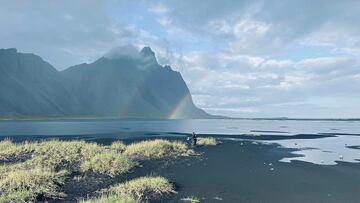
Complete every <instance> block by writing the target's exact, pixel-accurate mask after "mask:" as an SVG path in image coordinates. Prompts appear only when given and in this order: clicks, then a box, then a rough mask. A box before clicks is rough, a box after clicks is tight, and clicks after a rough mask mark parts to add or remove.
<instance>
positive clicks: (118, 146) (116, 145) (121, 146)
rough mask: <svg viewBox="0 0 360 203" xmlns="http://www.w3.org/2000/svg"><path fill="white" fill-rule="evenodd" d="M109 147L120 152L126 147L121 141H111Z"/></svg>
mask: <svg viewBox="0 0 360 203" xmlns="http://www.w3.org/2000/svg"><path fill="white" fill-rule="evenodd" d="M110 149H112V150H115V151H116V152H118V153H122V152H124V151H125V149H126V145H125V144H124V143H123V142H121V141H115V142H113V143H111V145H110Z"/></svg>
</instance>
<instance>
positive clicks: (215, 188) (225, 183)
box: [62, 137, 360, 203]
mask: <svg viewBox="0 0 360 203" xmlns="http://www.w3.org/2000/svg"><path fill="white" fill-rule="evenodd" d="M168 139H174V138H170V137H169V138H168ZM93 141H96V142H99V143H102V144H108V143H110V142H112V141H114V139H95V140H93ZM133 141H134V140H125V142H128V143H129V142H133ZM136 141H138V139H137V140H136ZM194 150H195V151H196V152H198V153H200V155H198V156H193V157H185V158H184V157H183V158H178V159H168V160H166V159H162V160H157V161H143V162H142V167H141V168H138V169H136V170H135V171H134V172H133V173H130V174H129V175H127V176H125V177H121V178H118V179H111V178H109V177H105V176H104V177H101V178H100V179H99V177H98V176H97V177H94V179H93V181H91V180H89V182H86V183H83V184H84V185H76V184H73V183H71V182H69V183H68V184H67V185H66V186H65V187H64V189H65V192H66V193H67V194H69V196H68V197H67V198H66V199H65V200H66V201H74V200H75V199H77V198H80V197H86V196H87V195H89V191H93V192H95V191H96V190H97V189H100V188H104V187H106V186H109V185H111V184H114V183H118V182H122V181H124V180H128V179H131V178H134V177H139V176H144V175H160V176H164V177H167V178H168V179H169V180H170V181H172V182H173V183H174V184H175V185H176V187H177V188H176V189H177V192H178V194H176V195H173V196H171V197H169V198H168V199H165V200H164V202H184V201H183V200H182V199H183V198H186V197H196V198H198V199H199V200H200V201H201V202H277V203H279V202H354V203H355V202H359V201H360V193H359V192H358V191H360V164H357V163H345V162H338V164H337V165H316V164H312V163H308V162H302V161H292V162H291V163H284V162H279V160H280V159H282V158H284V157H291V156H294V155H293V154H291V150H290V149H284V148H281V147H279V145H277V144H262V143H260V142H259V143H254V142H250V141H223V142H222V143H221V144H220V145H217V146H198V147H195V148H194ZM99 180H101V181H99ZM84 186H86V187H85V188H86V189H85V188H84ZM62 201H64V200H62Z"/></svg>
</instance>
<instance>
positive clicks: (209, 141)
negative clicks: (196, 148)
mask: <svg viewBox="0 0 360 203" xmlns="http://www.w3.org/2000/svg"><path fill="white" fill-rule="evenodd" d="M196 144H197V145H201V146H214V145H217V144H218V141H217V140H216V139H215V138H213V137H199V138H198V139H197V143H196Z"/></svg>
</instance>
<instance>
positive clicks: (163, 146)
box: [124, 139, 191, 158]
mask: <svg viewBox="0 0 360 203" xmlns="http://www.w3.org/2000/svg"><path fill="white" fill-rule="evenodd" d="M124 154H126V155H129V156H133V157H137V158H163V157H174V156H187V155H189V154H191V150H189V149H188V147H187V146H186V144H184V143H182V142H178V141H173V142H171V141H168V140H161V139H156V140H149V141H141V142H138V143H133V144H130V145H128V146H127V147H126V150H125V151H124Z"/></svg>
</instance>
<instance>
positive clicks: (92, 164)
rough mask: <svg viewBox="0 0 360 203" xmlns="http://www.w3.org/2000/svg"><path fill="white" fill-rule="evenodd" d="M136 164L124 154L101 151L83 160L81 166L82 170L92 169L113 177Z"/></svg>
mask: <svg viewBox="0 0 360 203" xmlns="http://www.w3.org/2000/svg"><path fill="white" fill-rule="evenodd" d="M136 165H137V163H136V162H135V161H133V160H132V159H130V158H129V157H126V156H124V155H119V154H115V153H102V154H97V155H95V156H94V157H92V158H90V159H89V160H87V161H85V162H83V163H82V165H81V168H82V170H83V171H93V172H97V173H101V174H107V175H109V176H112V177H114V176H116V175H120V174H123V173H126V172H128V171H129V170H131V169H132V168H134V167H135V166H136Z"/></svg>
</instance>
